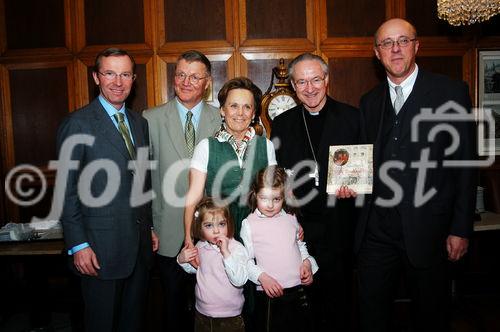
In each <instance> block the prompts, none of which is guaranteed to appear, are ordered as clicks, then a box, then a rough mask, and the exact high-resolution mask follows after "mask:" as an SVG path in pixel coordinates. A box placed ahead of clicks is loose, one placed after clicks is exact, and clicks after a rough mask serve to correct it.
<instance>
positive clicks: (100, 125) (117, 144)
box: [92, 99, 130, 159]
mask: <svg viewBox="0 0 500 332" xmlns="http://www.w3.org/2000/svg"><path fill="white" fill-rule="evenodd" d="M92 103H93V105H92V112H93V113H94V121H95V128H96V129H97V132H99V133H101V135H102V136H103V137H104V138H105V139H107V140H108V141H109V143H110V145H111V146H113V147H114V148H115V149H116V150H117V151H118V152H120V153H121V154H122V155H123V156H124V157H125V158H126V159H130V156H129V153H128V150H127V146H126V145H125V142H124V141H123V138H122V136H121V135H120V133H119V132H118V129H116V127H115V125H114V123H113V120H111V118H110V117H109V116H108V114H107V113H106V110H104V108H103V107H102V105H101V103H100V102H99V99H95V100H94V101H93V102H92Z"/></svg>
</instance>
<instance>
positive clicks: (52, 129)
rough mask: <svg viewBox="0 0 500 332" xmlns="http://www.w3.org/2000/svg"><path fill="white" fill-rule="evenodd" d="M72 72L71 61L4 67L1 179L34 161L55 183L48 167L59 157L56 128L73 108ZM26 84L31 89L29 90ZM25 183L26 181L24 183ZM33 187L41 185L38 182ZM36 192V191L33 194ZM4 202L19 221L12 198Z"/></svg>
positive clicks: (17, 64)
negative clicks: (48, 164)
mask: <svg viewBox="0 0 500 332" xmlns="http://www.w3.org/2000/svg"><path fill="white" fill-rule="evenodd" d="M73 75H74V72H73V63H72V61H71V60H54V61H47V62H39V63H22V62H21V63H11V64H7V65H5V66H2V70H1V76H2V80H1V81H2V82H1V83H2V106H3V107H2V121H3V122H2V124H1V125H2V128H3V129H6V134H5V136H6V137H5V139H2V142H3V144H2V151H1V153H2V155H3V156H4V157H3V159H2V169H3V170H4V172H5V173H4V174H2V179H1V180H2V182H3V181H4V180H5V178H4V177H5V176H6V174H7V172H9V171H10V170H11V169H12V168H13V167H14V166H16V165H19V164H32V165H35V166H37V167H40V169H41V171H42V173H43V174H44V176H45V178H48V179H49V185H52V184H53V181H52V180H53V171H49V170H48V169H47V163H48V161H49V160H53V159H55V158H56V152H55V135H56V130H57V127H58V126H59V124H60V122H61V120H62V118H63V117H64V116H65V115H66V114H67V110H68V108H71V107H74V103H73V99H74V95H75V91H74V88H73V87H74V81H73ZM27 86H29V87H30V89H26V87H27ZM50 179H52V180H50ZM50 181H52V182H50ZM37 183H38V184H37ZM26 184H27V183H26V181H24V182H23V184H22V186H23V187H25V186H26ZM32 186H33V188H39V181H35V183H32ZM35 195H36V191H35V193H34V194H33V195H30V197H33V196H35ZM45 199H47V197H46V196H45ZM5 205H6V206H5V211H6V214H7V216H8V217H9V219H10V220H12V221H20V219H19V216H20V214H19V207H18V206H17V205H16V204H15V203H14V202H12V201H10V200H9V199H6V200H5ZM23 221H29V220H23Z"/></svg>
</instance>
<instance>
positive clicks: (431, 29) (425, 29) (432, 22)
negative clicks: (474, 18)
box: [406, 0, 470, 37]
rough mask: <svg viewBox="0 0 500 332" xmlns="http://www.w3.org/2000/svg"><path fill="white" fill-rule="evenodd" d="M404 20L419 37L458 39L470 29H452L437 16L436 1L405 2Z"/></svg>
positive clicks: (414, 0) (416, 0)
mask: <svg viewBox="0 0 500 332" xmlns="http://www.w3.org/2000/svg"><path fill="white" fill-rule="evenodd" d="M406 18H407V19H408V20H409V21H410V22H411V23H412V24H413V25H414V26H415V28H416V29H417V32H418V35H419V36H448V37H460V36H462V35H464V32H465V31H467V30H469V29H470V27H464V26H460V27H454V26H451V25H450V24H448V22H446V21H445V20H441V19H439V18H438V16H437V1H436V0H406Z"/></svg>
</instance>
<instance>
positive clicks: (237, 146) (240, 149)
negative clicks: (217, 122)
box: [214, 124, 255, 160]
mask: <svg viewBox="0 0 500 332" xmlns="http://www.w3.org/2000/svg"><path fill="white" fill-rule="evenodd" d="M254 136H255V129H253V127H248V129H247V132H246V133H245V136H243V139H242V140H241V141H237V140H236V139H235V138H234V136H233V135H231V134H230V133H229V132H228V131H227V130H226V124H223V125H222V127H221V129H219V131H217V132H216V133H215V135H214V137H215V138H216V139H217V140H218V141H219V142H228V143H229V144H230V145H231V147H232V148H233V150H234V152H236V155H237V156H238V158H239V159H241V160H243V156H244V155H245V151H246V150H247V146H248V142H249V141H250V140H251V139H252V138H253V137H254Z"/></svg>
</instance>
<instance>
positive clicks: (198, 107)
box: [175, 97, 203, 128]
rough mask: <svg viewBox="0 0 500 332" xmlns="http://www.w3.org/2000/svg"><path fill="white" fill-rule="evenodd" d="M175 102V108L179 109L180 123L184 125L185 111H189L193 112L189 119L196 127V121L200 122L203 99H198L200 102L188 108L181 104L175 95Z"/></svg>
mask: <svg viewBox="0 0 500 332" xmlns="http://www.w3.org/2000/svg"><path fill="white" fill-rule="evenodd" d="M175 102H176V103H177V109H178V110H179V116H180V118H181V122H182V124H183V125H184V126H185V124H186V116H187V112H188V111H191V112H192V113H193V117H192V118H191V120H192V121H193V124H194V127H195V128H197V127H198V123H199V122H200V116H201V110H202V108H203V100H200V102H199V103H198V104H196V105H195V106H194V107H193V108H192V109H190V110H188V109H187V107H186V106H184V105H182V103H181V102H180V100H179V98H177V97H175Z"/></svg>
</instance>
